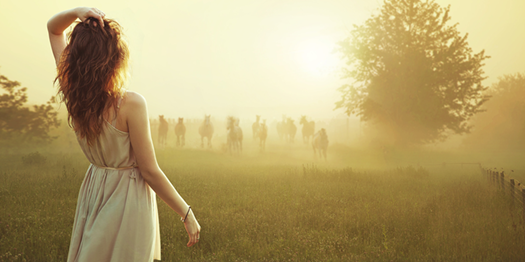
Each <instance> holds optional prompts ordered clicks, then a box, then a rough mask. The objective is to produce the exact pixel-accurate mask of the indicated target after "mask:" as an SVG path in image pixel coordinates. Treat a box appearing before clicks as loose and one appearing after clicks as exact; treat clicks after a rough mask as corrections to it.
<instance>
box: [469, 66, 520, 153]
mask: <svg viewBox="0 0 525 262" xmlns="http://www.w3.org/2000/svg"><path fill="white" fill-rule="evenodd" d="M489 93H490V94H491V95H492V97H491V99H490V101H488V102H487V103H485V104H484V106H483V107H484V108H485V109H486V112H484V113H482V114H479V115H477V116H475V117H474V118H473V119H472V122H473V123H474V126H475V127H474V130H473V131H472V134H471V135H469V136H468V137H466V138H465V141H464V142H465V144H467V145H468V146H470V147H472V148H475V149H476V150H479V149H485V150H498V152H501V150H506V151H510V150H513V151H520V152H523V149H525V103H523V101H524V98H525V74H520V73H517V74H512V75H504V76H503V77H500V78H499V79H498V82H496V83H494V84H493V85H492V87H491V89H490V90H489Z"/></svg>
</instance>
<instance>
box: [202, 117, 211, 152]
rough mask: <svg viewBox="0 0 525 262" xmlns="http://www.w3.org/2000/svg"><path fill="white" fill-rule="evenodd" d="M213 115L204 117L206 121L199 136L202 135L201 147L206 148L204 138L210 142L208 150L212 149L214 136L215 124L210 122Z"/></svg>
mask: <svg viewBox="0 0 525 262" xmlns="http://www.w3.org/2000/svg"><path fill="white" fill-rule="evenodd" d="M210 117H211V115H204V121H203V122H202V124H201V126H200V127H199V134H200V135H201V147H204V138H205V137H206V139H207V140H208V148H211V138H212V136H213V124H212V123H211V120H210Z"/></svg>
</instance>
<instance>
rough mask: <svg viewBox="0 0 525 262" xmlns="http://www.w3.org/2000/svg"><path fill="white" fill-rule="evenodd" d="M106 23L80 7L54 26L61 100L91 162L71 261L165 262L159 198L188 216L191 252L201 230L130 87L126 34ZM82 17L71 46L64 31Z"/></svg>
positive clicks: (52, 35) (183, 216) (101, 15)
mask: <svg viewBox="0 0 525 262" xmlns="http://www.w3.org/2000/svg"><path fill="white" fill-rule="evenodd" d="M104 17H105V14H104V13H103V12H102V11H100V10H98V9H96V8H87V7H78V8H74V9H71V10H66V11H63V12H60V13H58V14H56V15H55V16H53V17H52V18H51V19H50V20H49V22H48V24H47V28H48V31H49V40H50V42H51V48H52V50H53V55H54V56H55V61H56V64H57V68H58V75H57V77H56V79H55V81H58V83H59V94H61V96H62V100H63V102H65V104H66V107H67V110H68V121H69V123H70V125H71V126H72V127H73V129H74V131H75V133H76V135H77V138H78V141H79V144H80V146H81V148H82V150H83V151H84V154H85V155H86V157H87V158H88V160H89V161H90V162H91V165H90V166H89V168H88V170H87V173H86V176H85V178H84V182H83V183H82V186H81V188H80V193H79V197H78V203H77V209H76V214H75V222H74V225H73V232H72V236H71V244H70V247H69V255H68V261H144V262H145V261H153V259H160V235H159V225H158V213H157V203H156V198H155V193H156V194H157V195H158V196H159V197H160V198H161V199H162V200H164V202H166V204H168V206H170V207H171V208H172V209H173V210H174V211H175V212H176V213H177V214H179V215H180V217H181V220H182V221H183V222H184V226H185V228H186V231H187V232H188V236H189V241H188V244H187V246H188V247H190V246H192V245H194V244H195V243H197V242H198V241H199V235H200V230H201V227H200V225H199V223H198V222H197V219H196V218H195V215H194V214H193V211H192V210H191V208H190V206H189V205H187V204H186V202H185V201H184V199H182V197H181V196H180V195H179V194H178V193H177V191H176V190H175V188H174V187H173V186H172V184H171V183H170V181H169V180H168V179H167V178H166V176H165V175H164V173H163V172H162V171H161V170H160V168H159V166H158V164H157V161H156V158H155V151H154V149H153V143H152V140H151V136H150V129H149V128H150V127H149V121H148V112H147V109H146V101H145V100H144V98H143V97H142V96H141V95H140V94H138V93H135V92H130V91H124V90H123V87H122V85H123V83H124V80H125V78H126V75H127V63H128V48H127V45H126V43H125V41H124V40H123V39H122V35H121V33H122V29H121V27H120V26H119V24H118V23H117V22H115V21H113V20H109V19H105V18H104ZM77 18H79V19H80V20H81V22H79V23H78V24H76V25H75V27H74V29H73V31H72V32H71V33H70V35H69V39H68V41H66V36H65V34H64V30H65V29H66V28H67V27H69V26H70V25H71V24H72V23H73V22H75V20H76V19H77ZM153 191H154V192H153Z"/></svg>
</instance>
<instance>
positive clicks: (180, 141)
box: [175, 117, 186, 147]
mask: <svg viewBox="0 0 525 262" xmlns="http://www.w3.org/2000/svg"><path fill="white" fill-rule="evenodd" d="M175 136H176V137H177V146H178V147H183V146H184V145H185V144H186V143H185V140H186V139H185V136H186V126H185V125H184V118H181V117H179V122H178V123H177V124H176V125H175Z"/></svg>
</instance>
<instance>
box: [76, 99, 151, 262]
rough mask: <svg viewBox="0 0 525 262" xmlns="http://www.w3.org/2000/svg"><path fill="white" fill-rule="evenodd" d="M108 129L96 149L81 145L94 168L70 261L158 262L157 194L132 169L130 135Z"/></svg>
mask: <svg viewBox="0 0 525 262" xmlns="http://www.w3.org/2000/svg"><path fill="white" fill-rule="evenodd" d="M119 104H120V101H119ZM113 122H115V121H113ZM104 123H105V125H104V128H103V130H102V133H101V134H100V136H99V137H98V139H97V140H96V141H95V143H94V144H93V145H92V146H88V145H87V143H86V141H85V139H78V141H79V144H80V147H82V151H84V154H85V155H86V157H87V158H88V160H89V162H91V165H90V166H89V168H88V170H87V173H86V176H85V178H84V182H82V186H81V187H80V192H79V195H78V202H77V209H76V213H75V222H74V224H73V232H72V234H71V243H70V246H69V255H68V259H67V261H68V262H77V261H78V262H99V261H100V262H103V261H126V262H131V261H136V262H150V261H153V259H158V260H160V233H159V217H158V211H157V201H156V197H155V192H154V191H153V190H152V189H151V188H150V187H149V185H148V184H147V183H146V181H145V180H144V178H142V176H141V174H140V169H139V168H137V167H134V166H136V162H135V155H134V154H133V148H132V147H131V143H130V138H129V134H128V133H126V132H123V131H120V130H118V129H117V128H115V127H114V123H112V124H110V123H108V122H107V121H104Z"/></svg>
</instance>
